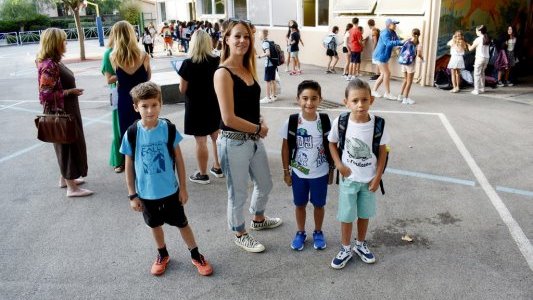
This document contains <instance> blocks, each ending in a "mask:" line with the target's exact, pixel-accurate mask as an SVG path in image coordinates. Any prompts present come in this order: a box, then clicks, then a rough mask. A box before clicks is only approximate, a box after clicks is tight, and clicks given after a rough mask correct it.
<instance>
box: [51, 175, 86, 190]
mask: <svg viewBox="0 0 533 300" xmlns="http://www.w3.org/2000/svg"><path fill="white" fill-rule="evenodd" d="M74 183H76V185H82V184H84V183H85V179H83V177H80V178H76V179H74ZM57 186H58V187H59V188H62V189H63V188H66V187H67V183H66V182H65V179H59V184H58V185H57Z"/></svg>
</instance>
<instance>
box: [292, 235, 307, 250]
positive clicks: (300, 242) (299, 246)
mask: <svg viewBox="0 0 533 300" xmlns="http://www.w3.org/2000/svg"><path fill="white" fill-rule="evenodd" d="M306 239H307V234H306V233H305V231H297V232H296V236H294V239H293V240H292V243H291V248H292V250H296V251H302V250H303V249H304V244H305V240H306Z"/></svg>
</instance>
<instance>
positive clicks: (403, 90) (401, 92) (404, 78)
mask: <svg viewBox="0 0 533 300" xmlns="http://www.w3.org/2000/svg"><path fill="white" fill-rule="evenodd" d="M407 76H408V75H407V72H403V82H402V89H401V90H400V95H403V96H405V97H406V98H407V95H406V94H405V88H406V87H407Z"/></svg>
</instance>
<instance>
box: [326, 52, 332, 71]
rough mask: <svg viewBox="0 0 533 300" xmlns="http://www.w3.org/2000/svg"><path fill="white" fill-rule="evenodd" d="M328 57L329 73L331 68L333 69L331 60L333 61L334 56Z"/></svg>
mask: <svg viewBox="0 0 533 300" xmlns="http://www.w3.org/2000/svg"><path fill="white" fill-rule="evenodd" d="M327 57H328V68H327V69H326V70H327V71H329V70H330V67H331V59H332V58H333V57H332V56H329V55H327Z"/></svg>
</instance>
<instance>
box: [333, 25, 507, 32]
mask: <svg viewBox="0 0 533 300" xmlns="http://www.w3.org/2000/svg"><path fill="white" fill-rule="evenodd" d="M338 31H339V26H333V28H332V29H331V32H333V33H337V32H338ZM513 32H514V31H513Z"/></svg>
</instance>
